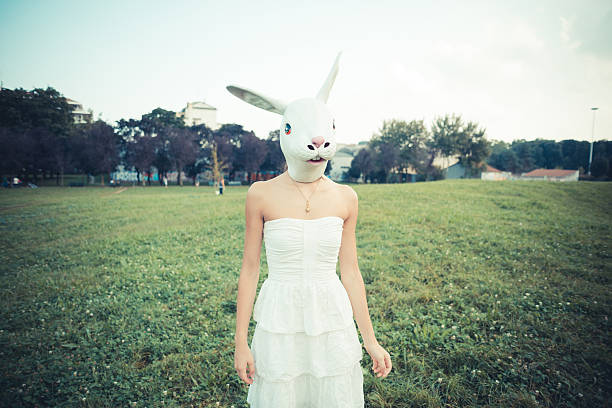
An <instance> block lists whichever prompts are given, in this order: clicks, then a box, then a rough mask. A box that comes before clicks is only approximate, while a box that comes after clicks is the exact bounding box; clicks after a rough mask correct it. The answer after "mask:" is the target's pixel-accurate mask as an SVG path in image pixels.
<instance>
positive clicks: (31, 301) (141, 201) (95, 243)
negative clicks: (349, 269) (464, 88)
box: [0, 180, 612, 408]
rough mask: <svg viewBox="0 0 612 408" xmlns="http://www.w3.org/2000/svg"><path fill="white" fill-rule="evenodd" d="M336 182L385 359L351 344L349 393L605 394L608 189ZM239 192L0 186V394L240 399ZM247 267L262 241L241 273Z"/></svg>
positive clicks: (406, 402)
mask: <svg viewBox="0 0 612 408" xmlns="http://www.w3.org/2000/svg"><path fill="white" fill-rule="evenodd" d="M353 187H354V189H355V190H356V191H357V193H358V194H359V197H360V209H359V221H358V226H357V245H358V255H359V265H360V270H361V273H362V275H363V277H364V280H365V282H366V291H367V295H368V305H369V308H370V313H371V316H372V321H373V324H374V327H375V330H376V333H377V337H378V340H379V342H380V343H381V344H382V345H383V346H384V347H385V348H386V349H387V350H388V351H389V353H390V354H391V356H392V360H393V363H394V368H393V371H392V372H391V374H390V375H389V376H388V377H387V378H385V379H382V380H381V379H378V378H375V377H374V376H372V374H371V370H370V369H369V367H370V366H371V361H370V358H369V356H368V354H367V353H366V352H365V350H364V360H363V362H362V366H363V367H364V375H365V384H364V391H365V394H366V406H367V407H394V408H395V407H465V406H501V407H509V406H514V407H536V406H545V407H595V406H606V404H608V401H609V400H610V399H611V398H612V395H611V394H612V393H611V392H610V389H611V388H610V385H609V384H610V380H609V378H610V375H611V374H612V370H611V359H612V358H611V357H612V356H611V353H610V338H609V332H610V330H609V328H610V326H609V321H608V315H609V311H610V302H611V295H610V279H611V262H610V258H611V241H610V237H611V228H612V218H611V216H610V213H611V210H612V205H611V203H612V184H611V183H588V182H578V183H547V182H527V181H524V182H523V181H513V182H483V181H480V180H445V181H438V182H430V183H416V184H401V185H399V184H393V185H355V186H353ZM246 190H247V187H229V188H226V191H224V195H223V196H221V197H220V196H216V195H215V194H214V190H213V188H211V187H199V188H195V187H182V188H179V187H171V188H168V189H165V188H160V187H145V188H143V187H133V188H129V189H127V190H126V191H124V192H122V193H121V194H109V193H111V192H112V191H113V190H112V189H102V188H95V187H92V188H77V189H74V188H73V189H71V188H41V189H35V190H30V189H17V190H3V191H1V192H0V241H1V244H2V245H1V248H0V274H1V276H2V281H1V284H0V290H1V300H0V305H1V306H2V307H1V310H0V316H1V321H2V327H0V345H1V346H2V347H1V349H0V350H1V351H0V357H1V358H0V361H1V362H0V370H1V371H2V379H1V380H0V381H1V386H2V389H3V390H4V392H3V396H2V403H3V404H4V405H5V406H11V407H12V406H60V405H62V406H64V405H70V406H84V407H88V406H91V407H116V406H137V407H145V406H147V407H151V406H171V407H176V406H181V407H190V406H194V407H205V406H221V407H230V406H234V407H247V404H246V392H247V389H246V386H245V385H242V384H241V382H240V380H239V378H238V376H237V375H236V373H235V371H234V369H233V351H234V344H233V337H234V333H233V330H234V328H235V298H236V289H237V281H238V275H239V273H240V266H241V263H242V249H243V244H244V242H243V238H244V237H243V234H244V199H245V194H246ZM266 270H267V266H266V262H265V252H264V249H263V248H262V273H261V278H260V285H261V283H262V282H263V280H264V279H265V277H266ZM254 324H255V323H254V322H251V328H250V332H249V334H250V336H252V334H253V329H254ZM249 343H250V339H249ZM217 402H218V403H219V405H217Z"/></svg>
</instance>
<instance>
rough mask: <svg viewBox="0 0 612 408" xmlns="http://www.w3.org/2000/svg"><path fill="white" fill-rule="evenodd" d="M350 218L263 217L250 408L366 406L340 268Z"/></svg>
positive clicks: (359, 353) (356, 341)
mask: <svg viewBox="0 0 612 408" xmlns="http://www.w3.org/2000/svg"><path fill="white" fill-rule="evenodd" d="M343 222H344V220H343V219H342V218H340V217H337V216H329V217H322V218H315V219H311V220H304V219H299V218H277V219H274V220H270V221H266V222H265V223H264V228H263V229H264V243H265V247H266V258H267V263H268V276H267V278H266V280H265V281H264V283H263V284H262V286H261V289H260V291H259V295H258V297H257V300H256V302H255V305H254V307H253V319H254V320H255V321H256V322H257V324H256V326H255V333H254V334H253V339H252V341H251V352H252V353H253V358H254V360H255V376H254V381H253V384H251V385H249V390H248V395H247V402H249V404H250V406H251V407H252V408H297V407H312V408H340V407H342V408H355V407H359V408H363V406H364V396H363V372H362V370H361V364H360V360H361V359H362V348H361V343H360V342H359V338H358V336H357V329H356V327H355V322H354V320H353V309H352V307H351V303H350V300H349V297H348V294H347V292H346V290H345V288H344V286H343V285H342V282H341V281H340V279H339V278H338V275H337V274H336V263H337V260H338V252H339V249H340V243H341V241H342V229H343Z"/></svg>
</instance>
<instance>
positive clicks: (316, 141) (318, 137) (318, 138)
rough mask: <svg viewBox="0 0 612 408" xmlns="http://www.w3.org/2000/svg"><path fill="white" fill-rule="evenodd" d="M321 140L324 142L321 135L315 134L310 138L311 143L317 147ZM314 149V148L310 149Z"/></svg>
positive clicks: (321, 142)
mask: <svg viewBox="0 0 612 408" xmlns="http://www.w3.org/2000/svg"><path fill="white" fill-rule="evenodd" d="M323 142H325V139H323V138H322V137H321V136H316V137H313V138H312V144H314V145H315V146H316V147H317V149H318V148H319V146H321V145H322V144H323ZM311 150H314V149H311Z"/></svg>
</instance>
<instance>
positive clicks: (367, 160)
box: [349, 148, 375, 183]
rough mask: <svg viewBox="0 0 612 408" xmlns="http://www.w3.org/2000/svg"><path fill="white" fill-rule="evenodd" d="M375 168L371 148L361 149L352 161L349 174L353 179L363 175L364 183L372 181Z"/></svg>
mask: <svg viewBox="0 0 612 408" xmlns="http://www.w3.org/2000/svg"><path fill="white" fill-rule="evenodd" d="M374 170H375V166H374V160H373V157H372V151H371V150H370V149H369V148H363V149H360V150H359V152H358V153H357V155H356V156H355V157H354V158H353V160H352V161H351V168H350V170H349V174H350V176H351V177H353V178H355V179H358V178H359V177H361V176H362V175H363V181H364V182H366V183H367V182H368V180H370V181H371V180H372V175H373V173H374Z"/></svg>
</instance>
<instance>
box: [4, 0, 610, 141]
mask: <svg viewBox="0 0 612 408" xmlns="http://www.w3.org/2000/svg"><path fill="white" fill-rule="evenodd" d="M339 51H342V57H341V61H340V71H339V73H338V76H337V79H336V83H335V85H334V88H333V89H332V91H331V94H330V98H329V100H328V106H329V107H330V108H331V110H332V112H333V113H334V115H335V122H336V129H337V130H336V140H337V141H338V142H340V143H357V142H359V141H367V140H370V138H371V137H372V135H374V134H375V133H376V132H378V130H379V129H380V128H381V126H382V124H383V121H384V120H390V119H399V120H406V121H410V120H424V121H425V123H426V125H427V126H428V127H429V126H430V125H431V123H432V121H433V120H434V119H435V118H436V117H439V116H442V115H445V114H453V113H454V114H458V115H461V116H462V118H463V119H464V120H465V121H473V122H477V123H478V124H479V125H480V126H481V127H482V128H485V129H486V135H487V138H488V139H489V140H503V141H506V142H511V141H513V140H516V139H525V140H534V139H536V138H542V139H549V140H556V141H560V140H565V139H575V140H588V141H590V140H591V135H592V131H593V117H595V126H594V139H595V140H603V139H605V140H612V2H610V1H609V0H602V1H599V0H584V1H578V0H574V1H567V0H539V1H523V0H512V1H492V0H491V1H468V0H466V1H461V2H458V1H435V0H434V1H429V2H424V1H406V0H404V1H385V0H379V1H331V0H328V1H316V0H312V1H307V2H305V1H295V2H294V1H265V0H260V1H231V0H229V1H222V0H217V1H205V0H201V1H151V0H149V1H136V0H130V1H125V0H122V1H114V0H105V1H95V2H94V1H82V0H80V1H62V0H55V1H29V0H21V1H18V0H12V1H8V0H0V80H1V81H2V84H3V86H4V87H6V88H10V89H14V88H24V89H33V88H46V87H47V86H51V87H53V88H55V89H57V90H58V91H59V92H61V93H62V94H63V95H64V96H66V97H68V98H71V99H74V100H77V101H79V102H81V103H82V104H83V106H84V108H85V109H89V108H91V109H92V110H93V111H94V117H95V118H98V117H99V118H101V119H103V120H105V121H107V122H109V123H111V124H114V122H115V121H117V120H119V119H121V118H125V119H128V118H135V119H138V118H140V117H141V116H142V115H143V114H145V113H148V112H151V111H152V110H153V109H155V108H157V107H161V108H164V109H167V110H173V111H180V110H181V109H182V108H183V107H185V105H186V103H187V102H192V101H205V102H206V103H208V104H210V105H212V106H214V107H216V108H217V120H218V122H220V123H238V124H241V125H243V126H244V128H245V129H246V130H253V131H254V132H255V134H256V135H257V136H258V137H260V138H266V137H267V136H268V134H269V132H270V131H272V130H274V129H278V128H279V126H280V121H281V116H280V115H277V114H274V113H271V112H267V111H264V110H261V109H258V108H256V107H254V106H251V105H248V104H246V103H245V102H243V101H241V100H240V99H238V98H236V97H234V96H233V95H231V94H230V93H229V92H228V91H227V90H226V89H225V87H226V86H227V85H230V84H233V85H238V86H244V87H247V88H251V89H254V90H257V91H259V92H261V93H263V94H266V95H268V96H270V97H273V98H277V99H282V100H286V101H291V100H293V99H298V98H302V97H307V96H315V95H316V93H317V91H318V90H319V88H320V87H321V85H322V83H323V81H324V80H325V78H326V76H327V74H328V72H329V70H330V69H331V66H332V64H333V61H334V59H335V57H336V55H337V53H338V52H339ZM592 107H598V108H599V110H597V111H596V112H595V115H593V111H592V110H591V108H592Z"/></svg>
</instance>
